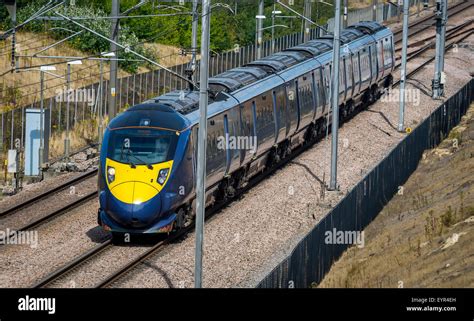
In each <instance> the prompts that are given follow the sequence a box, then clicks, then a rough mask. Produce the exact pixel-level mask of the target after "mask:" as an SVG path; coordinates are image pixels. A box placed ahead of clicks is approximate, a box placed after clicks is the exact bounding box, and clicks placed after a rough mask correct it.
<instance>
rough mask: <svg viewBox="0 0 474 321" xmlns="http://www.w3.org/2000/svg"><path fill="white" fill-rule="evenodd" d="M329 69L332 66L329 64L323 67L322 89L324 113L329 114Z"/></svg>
mask: <svg viewBox="0 0 474 321" xmlns="http://www.w3.org/2000/svg"><path fill="white" fill-rule="evenodd" d="M331 69H332V66H331V64H330V63H328V64H326V65H325V66H324V67H323V88H324V93H325V94H324V96H325V97H326V99H325V102H324V104H325V107H324V109H325V113H326V114H329V113H330V112H331V111H330V108H329V107H330V105H331Z"/></svg>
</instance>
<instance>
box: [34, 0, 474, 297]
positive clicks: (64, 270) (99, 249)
mask: <svg viewBox="0 0 474 321" xmlns="http://www.w3.org/2000/svg"><path fill="white" fill-rule="evenodd" d="M464 8H465V7H464ZM471 23H472V21H469V22H466V23H463V24H461V25H459V26H456V27H455V28H453V29H451V30H450V34H449V35H448V37H447V40H452V41H450V42H449V43H447V44H446V49H450V48H452V47H453V45H454V44H455V43H458V42H459V41H462V40H464V39H466V38H467V37H469V36H470V35H472V34H473V33H474V29H473V28H470V29H467V30H463V28H465V27H466V26H468V25H469V24H471ZM432 47H433V43H429V44H427V45H425V46H423V47H422V48H420V49H419V50H417V51H416V52H414V53H412V55H411V56H410V57H409V58H408V59H409V60H411V59H414V58H416V57H418V56H420V55H421V54H422V53H424V52H426V51H427V50H429V49H430V48H432ZM433 60H434V56H433V57H430V58H429V59H427V60H426V61H424V62H423V63H421V64H420V65H419V66H418V67H416V68H415V69H414V70H411V71H410V72H409V73H408V74H407V77H409V76H412V75H414V74H416V73H417V72H418V71H420V70H421V69H423V68H424V67H425V66H426V65H428V64H429V63H430V62H432V61H433ZM399 66H400V64H398V65H396V66H395V67H396V68H398V67H399ZM398 83H399V80H396V81H395V82H394V85H396V84H398ZM320 138H321V137H318V140H319V139H320ZM312 145H313V144H312V143H311V144H307V145H303V146H301V147H299V148H298V149H297V150H296V151H295V152H294V153H293V154H292V155H291V156H290V157H289V158H287V159H285V160H284V161H283V162H281V163H280V164H278V165H276V166H275V167H272V168H270V169H268V170H267V171H265V172H263V173H262V174H261V175H258V176H257V177H255V178H254V179H252V180H251V181H250V182H249V184H248V185H247V186H246V187H245V188H243V189H242V190H240V191H238V192H237V193H236V196H235V197H234V198H232V199H230V200H227V201H225V202H222V203H220V204H217V205H216V206H215V207H213V208H212V209H209V210H208V211H206V219H208V218H210V217H211V216H213V215H214V214H216V213H217V212H219V211H220V210H221V209H223V208H224V207H226V206H228V205H230V204H231V203H232V202H233V201H234V200H235V199H238V198H239V197H240V196H242V195H243V194H245V193H246V192H247V191H248V190H250V189H251V188H253V187H254V186H255V185H257V184H259V183H260V182H261V181H262V180H264V179H265V178H267V177H268V176H270V175H272V174H273V173H274V172H275V171H277V170H278V169H281V168H283V167H284V166H285V165H287V164H288V163H289V162H291V161H292V160H294V159H295V158H296V157H298V156H299V155H301V154H302V153H303V152H305V151H306V150H307V149H309V148H311V146H312ZM193 229H194V224H192V225H190V226H188V227H186V228H184V229H183V230H181V231H180V232H178V233H176V234H172V235H170V237H168V238H166V239H165V240H162V241H160V242H158V243H157V244H155V245H154V246H153V247H151V248H150V249H148V250H146V251H145V252H144V253H142V254H141V255H139V256H138V257H137V258H135V259H134V260H132V261H130V262H128V263H126V264H124V265H123V266H122V267H121V268H119V269H117V270H116V271H115V272H113V273H112V274H110V275H109V276H108V277H107V278H105V279H103V280H102V281H100V282H98V283H97V284H96V285H95V286H94V287H96V288H107V287H111V286H112V285H113V284H115V283H116V282H118V281H119V280H121V279H122V278H124V277H125V276H126V275H128V274H129V273H132V272H133V271H134V269H135V268H136V267H137V266H138V265H140V264H141V263H143V262H145V261H146V260H148V259H149V258H151V257H153V256H155V255H156V254H158V253H159V252H160V251H161V250H163V248H164V247H165V246H166V245H168V244H170V243H172V242H174V241H176V240H178V239H180V238H181V237H183V236H185V235H186V234H187V233H189V232H191V231H192V230H193ZM111 246H112V241H111V240H110V239H108V240H106V241H105V242H103V243H101V244H99V245H97V246H96V247H94V248H92V249H91V250H89V251H88V252H86V253H84V254H83V255H81V256H78V257H77V258H76V259H74V260H73V261H71V262H69V263H67V264H66V265H64V266H63V267H61V268H60V269H58V270H56V271H54V272H52V273H50V274H49V275H47V276H46V277H44V278H43V279H41V280H40V281H38V282H37V283H35V284H34V285H32V287H34V288H39V287H47V286H48V285H51V284H54V283H55V282H58V281H60V280H61V279H62V278H64V277H65V276H67V275H68V274H69V273H71V272H73V271H74V270H76V269H77V268H79V267H80V266H82V265H83V264H86V263H87V262H88V261H90V260H93V259H94V258H96V257H97V256H98V255H99V254H100V253H103V251H106V250H107V249H109V248H110V247H111Z"/></svg>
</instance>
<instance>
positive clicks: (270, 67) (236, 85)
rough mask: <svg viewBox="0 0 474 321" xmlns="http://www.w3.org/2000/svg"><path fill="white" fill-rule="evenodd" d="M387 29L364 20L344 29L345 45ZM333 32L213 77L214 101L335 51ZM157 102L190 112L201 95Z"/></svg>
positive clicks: (173, 96)
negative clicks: (333, 49)
mask: <svg viewBox="0 0 474 321" xmlns="http://www.w3.org/2000/svg"><path fill="white" fill-rule="evenodd" d="M383 29H387V27H385V26H383V25H381V24H380V23H378V22H376V21H364V22H359V23H357V24H355V25H352V26H350V27H348V28H346V29H343V30H342V31H341V35H340V40H341V44H348V43H351V42H353V41H355V40H357V39H362V38H364V37H366V36H367V35H374V34H376V33H377V32H379V31H381V30H383ZM332 48H333V35H332V34H328V35H325V36H323V37H320V38H318V39H314V40H310V41H307V42H305V43H303V44H300V45H297V46H294V47H291V48H288V49H285V50H283V51H281V52H277V53H274V54H272V55H270V56H267V57H264V58H261V59H258V60H255V61H252V62H250V63H248V64H246V65H245V66H243V67H238V68H233V69H230V70H227V71H225V72H223V73H221V74H218V75H216V76H214V77H211V78H209V92H210V100H211V101H210V103H211V102H212V101H218V100H220V99H219V97H221V98H223V99H226V96H228V95H224V97H223V95H220V94H221V93H232V92H235V91H237V90H238V89H240V88H243V87H245V86H248V85H250V84H252V83H255V82H257V81H259V80H261V79H263V78H266V77H267V76H269V75H272V74H275V73H280V72H282V71H284V70H286V69H288V68H290V67H292V66H294V65H297V64H299V63H301V62H303V61H305V60H309V59H312V58H315V57H317V56H320V55H322V54H325V53H327V52H329V51H331V50H332ZM151 101H152V102H153V103H160V104H165V105H168V106H170V107H172V108H173V109H174V110H176V111H177V112H179V113H181V114H183V115H186V114H189V113H191V112H193V111H195V110H196V109H198V103H199V94H198V93H197V92H184V93H183V91H173V92H171V93H167V94H165V95H162V96H160V97H156V98H153V99H152V100H151Z"/></svg>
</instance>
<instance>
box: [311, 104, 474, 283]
mask: <svg viewBox="0 0 474 321" xmlns="http://www.w3.org/2000/svg"><path fill="white" fill-rule="evenodd" d="M473 116H474V104H473V105H472V106H471V108H470V110H469V112H468V115H467V116H465V117H464V120H463V122H462V123H461V125H459V126H457V127H456V128H455V129H453V131H452V132H451V133H450V135H449V137H448V138H447V139H446V140H444V141H443V142H442V143H441V144H440V146H439V147H438V148H435V149H433V150H430V151H427V152H425V155H424V156H423V160H422V161H421V163H420V165H419V167H418V169H417V170H416V172H415V173H414V174H413V175H412V176H411V177H410V179H409V180H408V181H407V183H406V184H405V186H404V190H403V195H396V196H395V197H394V198H393V199H392V200H391V201H390V202H389V204H387V206H386V207H385V208H384V209H383V211H382V212H381V213H380V214H379V216H378V217H377V218H376V219H375V220H374V221H373V222H372V223H371V224H370V225H369V226H368V227H367V228H366V230H365V238H366V240H365V247H364V248H362V249H359V248H357V247H353V248H350V249H349V250H348V251H346V252H345V253H344V254H343V256H342V257H341V259H340V260H338V261H337V262H336V263H335V264H334V266H333V267H332V269H331V271H330V272H329V273H328V274H327V275H326V277H325V278H324V280H323V281H322V282H321V284H320V287H402V286H403V287H473V286H474V256H473V253H474V185H473V182H474V180H473V171H472V170H473V168H474V119H473ZM455 139H457V144H458V147H456V141H455Z"/></svg>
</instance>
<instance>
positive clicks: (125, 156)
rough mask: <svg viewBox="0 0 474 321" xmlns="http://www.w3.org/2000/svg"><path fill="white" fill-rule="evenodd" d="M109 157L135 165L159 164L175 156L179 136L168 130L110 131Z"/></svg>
mask: <svg viewBox="0 0 474 321" xmlns="http://www.w3.org/2000/svg"><path fill="white" fill-rule="evenodd" d="M109 141H110V143H109V147H108V150H107V157H108V158H110V159H112V160H114V161H117V162H121V163H133V164H135V165H145V164H158V163H162V162H165V161H168V160H170V159H172V158H173V156H174V151H175V148H176V144H177V141H178V136H177V135H176V133H175V132H172V131H167V130H156V129H150V130H148V129H147V130H146V131H145V130H137V129H120V130H113V131H110V138H109Z"/></svg>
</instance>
